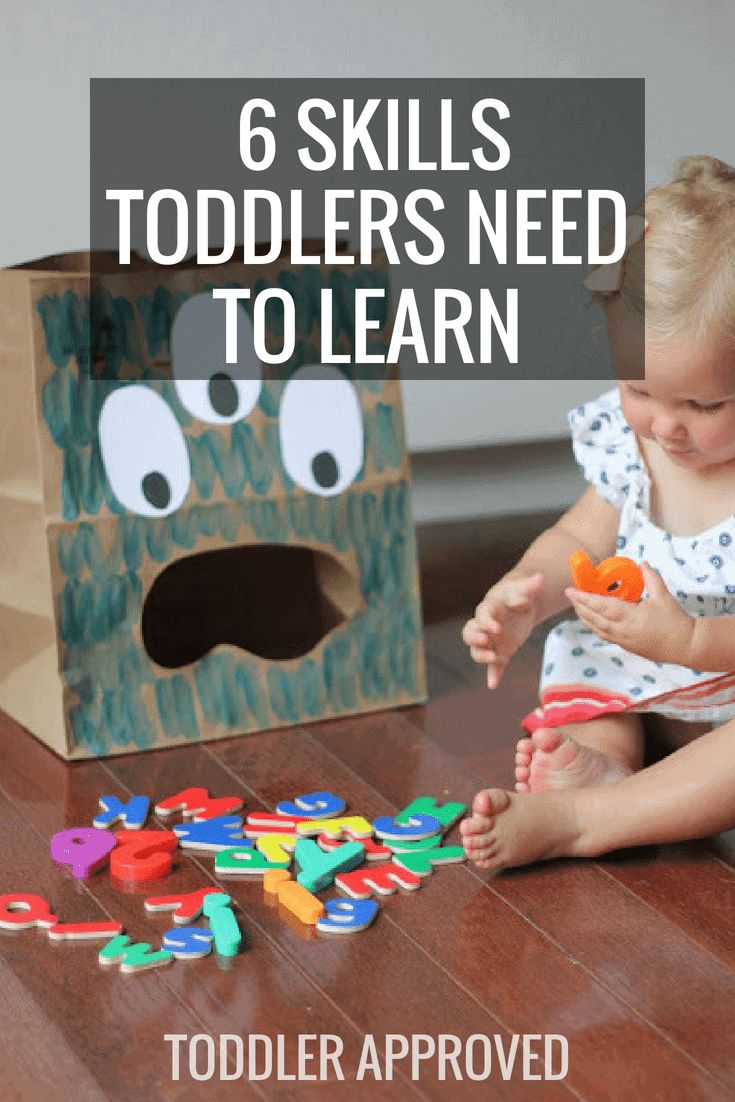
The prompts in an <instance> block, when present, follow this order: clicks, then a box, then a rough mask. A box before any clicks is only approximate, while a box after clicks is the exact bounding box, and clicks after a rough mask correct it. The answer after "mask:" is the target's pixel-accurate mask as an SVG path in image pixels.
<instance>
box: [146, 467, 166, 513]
mask: <svg viewBox="0 0 735 1102" xmlns="http://www.w3.org/2000/svg"><path fill="white" fill-rule="evenodd" d="M143 497H144V498H145V499H146V501H147V502H148V504H149V505H152V506H153V508H154V509H165V508H166V506H167V505H168V503H169V501H170V500H171V487H170V486H169V484H168V479H167V478H166V477H165V475H162V474H161V472H160V471H151V472H150V474H147V475H146V476H145V478H144V479H143Z"/></svg>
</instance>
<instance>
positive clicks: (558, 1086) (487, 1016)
mask: <svg viewBox="0 0 735 1102" xmlns="http://www.w3.org/2000/svg"><path fill="white" fill-rule="evenodd" d="M534 523H535V522H534ZM538 523H539V524H540V523H541V521H540V520H539V522H538ZM531 527H533V525H532V526H531ZM529 534H530V528H529V524H528V522H525V523H524V524H520V525H519V523H518V522H506V523H499V522H498V523H496V524H493V525H490V524H484V525H475V526H472V527H466V526H460V527H456V528H455V527H453V528H448V529H444V530H441V531H439V530H434V531H429V530H427V531H424V532H422V533H421V536H420V546H421V557H422V568H423V579H424V604H425V623H426V651H427V662H428V673H429V682H430V687H431V702H430V703H429V705H428V706H427V707H423V708H411V709H408V710H404V711H400V712H398V711H397V712H393V713H386V714H381V715H378V716H368V717H364V718H360V719H353V720H337V721H333V722H329V723H324V724H318V725H314V726H312V727H309V728H308V729H306V728H299V729H291V730H282V731H277V732H271V733H268V734H264V735H256V736H251V737H249V738H245V739H240V740H231V741H228V742H223V743H216V744H213V745H210V746H209V747H206V748H200V747H195V746H192V747H184V748H181V749H171V750H165V751H161V752H159V753H149V754H144V755H140V756H137V757H136V756H129V757H122V758H114V759H110V760H106V761H100V762H92V763H84V764H79V765H74V766H66V765H64V764H62V763H61V762H60V761H59V760H58V759H57V758H56V757H55V756H54V755H52V754H51V753H50V752H48V751H47V750H45V749H44V748H43V747H42V746H41V745H40V744H39V743H38V742H36V741H35V740H34V739H33V738H32V737H30V736H29V735H28V734H27V733H25V732H23V731H21V730H20V729H19V728H17V727H16V726H15V725H14V724H13V723H12V722H10V721H9V720H7V719H4V720H2V721H0V805H1V810H0V823H2V830H1V831H0V894H1V893H2V892H9V891H11V890H13V891H26V892H33V893H38V894H41V895H45V896H47V898H49V900H50V901H51V902H52V904H53V907H54V909H55V911H56V913H58V914H60V915H61V916H62V917H63V918H64V919H65V920H66V921H70V920H72V919H74V920H76V921H85V920H86V921H89V920H93V919H101V918H108V919H116V920H119V921H121V922H122V923H123V925H124V927H125V929H126V931H127V932H128V933H130V934H131V936H133V938H134V939H136V940H145V939H148V940H150V941H151V942H152V943H153V944H154V946H157V945H158V944H159V937H160V934H161V933H162V932H163V930H165V929H166V928H167V927H168V926H169V925H170V924H171V923H170V922H167V921H166V918H165V917H162V916H156V917H155V918H154V917H150V918H149V917H146V916H145V913H144V910H143V906H142V896H144V895H145V894H147V893H146V892H137V893H131V894H128V893H123V892H121V891H119V890H116V889H114V888H113V887H112V886H111V881H110V878H109V876H108V875H107V873H106V872H103V873H99V874H98V875H96V876H95V877H93V878H92V879H90V880H89V881H87V882H85V883H83V884H82V883H78V882H75V881H73V880H71V879H70V878H68V877H67V878H65V877H63V876H61V875H60V874H59V873H58V872H57V871H55V870H54V869H53V868H52V866H51V862H50V859H49V847H48V839H49V837H50V836H51V835H52V834H53V833H55V832H56V831H58V830H61V829H63V828H65V827H69V826H77V825H80V824H89V823H90V821H91V819H92V817H93V814H94V812H95V811H96V808H97V800H98V797H99V796H100V795H102V794H114V795H117V796H119V797H120V798H121V799H124V798H125V797H126V796H129V795H130V794H132V793H138V792H145V793H147V794H149V795H151V796H154V797H156V796H157V797H158V798H161V797H162V796H163V795H165V794H170V793H173V792H175V791H177V790H178V789H180V788H183V787H186V786H189V785H192V784H201V785H205V786H207V787H208V788H209V789H210V791H211V792H212V793H214V794H220V795H222V794H226V793H227V794H229V793H232V792H235V793H238V794H241V795H242V797H243V798H244V800H245V808H246V811H251V810H254V809H257V808H261V809H262V808H267V809H271V810H272V809H273V808H274V806H275V804H276V802H277V801H278V800H279V799H283V798H285V797H291V796H293V795H295V794H296V793H298V792H307V791H314V790H317V789H323V788H329V789H331V790H333V791H335V792H338V793H340V794H341V795H342V796H344V797H345V798H346V799H347V800H348V802H349V805H350V808H351V809H353V810H354V811H357V812H362V813H364V814H365V815H366V816H367V817H368V818H373V817H375V816H377V815H380V814H386V813H391V812H395V811H396V810H397V809H399V808H401V807H403V806H405V804H407V803H408V802H409V801H410V800H411V799H412V798H413V797H414V796H416V795H421V794H433V795H435V796H436V797H437V798H440V797H442V798H444V799H457V800H462V801H464V802H467V801H469V800H470V799H471V797H472V795H473V793H474V792H475V791H476V789H477V788H478V786H479V785H481V784H483V783H487V782H492V783H493V784H500V785H511V782H512V768H513V744H514V741H515V739H516V738H517V737H518V729H517V719H518V717H519V716H520V715H521V714H523V713H524V712H525V711H526V710H527V709H528V708H529V707H530V706H531V705H532V703H533V699H534V691H535V685H536V677H537V670H538V655H539V653H540V647H541V643H542V640H543V632H537V633H535V635H534V637H533V639H532V640H531V641H530V642H529V644H528V646H527V647H526V648H525V651H524V653H523V655H522V656H520V657H519V658H518V660H517V662H516V663H515V665H514V666H513V667H512V668H511V669H510V670H509V671H508V675H507V677H506V679H505V682H504V684H503V685H502V687H501V689H500V690H498V692H497V693H495V694H493V695H492V696H490V695H489V694H488V693H487V692H486V691H485V690H484V689H483V687H482V675H481V672H480V671H478V670H476V669H474V668H473V667H472V666H471V664H470V663H469V662H468V658H467V655H466V653H465V650H464V648H463V646H462V644H461V642H460V640H459V628H460V626H461V624H462V622H463V621H464V619H465V618H466V615H467V614H468V612H469V611H470V610H471V608H472V607H473V606H474V604H475V603H476V602H477V600H478V599H479V598H480V596H482V593H483V592H484V590H485V588H486V587H487V585H488V584H489V583H490V582H491V581H492V580H493V578H494V577H496V576H497V575H498V574H499V573H500V572H501V570H502V569H503V568H504V567H505V566H506V565H507V564H509V563H510V562H511V561H512V559H513V556H514V555H515V554H516V553H517V550H518V547H519V545H520V544H521V543H522V542H523V541H524V540H526V539H527V538H528V535H529ZM212 866H213V861H212V858H211V857H209V856H207V855H198V856H188V855H187V854H186V853H184V852H182V853H181V860H180V863H179V865H178V867H177V868H176V869H175V871H174V873H173V875H172V876H171V877H170V878H169V879H168V880H167V881H166V888H165V890H166V891H167V892H168V891H177V890H181V891H188V890H193V889H195V888H197V887H202V886H205V885H207V884H209V883H212V882H213V876H212ZM226 890H227V891H228V892H230V893H231V894H232V896H233V898H234V899H235V900H236V902H237V904H238V917H239V919H240V922H241V926H242V928H243V930H244V933H245V949H244V951H243V953H242V954H241V955H240V956H238V957H237V958H236V959H234V960H233V961H231V962H230V966H229V967H226V966H225V965H224V964H223V962H222V961H221V960H219V961H218V960H217V959H216V958H215V957H214V956H211V957H208V958H206V959H204V960H199V961H193V962H183V961H176V962H175V963H174V964H173V966H171V967H169V968H168V969H162V970H160V971H152V972H147V973H144V974H142V975H137V976H124V975H122V974H120V973H119V972H118V971H117V970H116V969H113V970H112V971H108V970H104V971H103V970H102V969H101V968H100V966H99V964H98V962H97V950H98V948H99V944H98V943H87V944H84V943H60V944H57V943H52V942H50V941H49V939H48V938H47V936H46V934H45V933H44V932H43V931H40V930H28V931H18V932H13V933H11V932H7V931H2V930H0V990H1V991H2V998H1V999H0V1099H2V1100H6V1099H8V1100H10V1099H22V1100H26V1099H28V1100H36V1099H39V1100H40V1099H43V1100H44V1102H55V1100H57V1099H59V1100H62V1099H63V1100H67V1099H73V1100H74V1102H87V1100H89V1102H92V1100H100V1099H125V1100H126V1102H138V1100H143V1099H148V1100H157V1099H164V1100H168V1099H176V1100H179V1099H187V1100H188V1099H198V1098H213V1099H217V1100H219V1099H225V1100H227V1099H230V1098H232V1099H251V1098H253V1099H254V1098H259V1099H283V1100H284V1102H285V1100H289V1099H303V1100H304V1102H310V1100H312V1099H325V1100H331V1099H335V1100H337V1099H339V1100H346V1102H352V1100H353V1099H354V1100H357V1102H361V1100H363V1099H392V1098H401V1099H403V1098H407V1099H410V1098H423V1099H441V1100H450V1102H453V1100H454V1099H455V1098H456V1099H464V1098H468V1099H472V1098H478V1099H511V1100H518V1099H520V1100H524V1099H526V1098H528V1099H544V1100H560V1102H561V1100H565V1099H589V1100H595V1102H597V1100H602V1099H610V1100H614V1102H619V1100H621V1099H630V1100H636V1102H639V1100H641V1102H649V1100H655V1099H662V1100H663V1099H666V1100H667V1102H668V1100H676V1102H682V1100H688V1099H694V1100H699V1099H725V1098H730V1097H733V1096H735V1045H734V1044H733V1029H734V1026H733V1023H734V1022H735V971H734V969H735V938H734V937H733V930H735V871H733V866H732V863H731V862H730V861H729V859H728V858H727V857H726V856H725V857H722V856H717V855H716V854H715V852H714V851H713V850H712V849H711V848H710V847H708V846H707V845H705V844H704V843H696V844H691V845H682V846H677V847H666V848H658V849H648V850H645V851H642V850H641V851H636V852H633V851H628V852H627V853H624V854H616V855H613V856H610V857H608V858H605V859H602V860H598V861H572V860H568V861H557V862H554V863H551V864H547V865H544V866H539V867H536V868H529V869H524V870H516V871H514V872H507V873H503V874H500V875H497V876H494V877H491V876H488V875H487V874H483V873H478V872H477V871H475V870H474V869H473V868H471V867H469V866H451V867H446V868H443V869H438V870H437V871H436V872H435V873H434V875H433V876H432V877H431V878H430V879H429V880H428V881H427V882H425V883H424V885H423V886H422V888H421V890H420V891H418V892H414V893H401V894H398V895H393V896H390V897H388V898H386V899H383V900H381V913H380V914H379V916H378V919H377V921H376V922H375V924H374V925H373V926H372V927H371V928H370V929H369V930H368V931H367V932H365V933H364V934H360V935H356V936H352V937H346V938H339V939H334V938H332V939H325V938H324V937H321V936H319V935H317V934H316V933H315V932H314V931H313V930H312V929H310V928H308V927H304V926H301V925H300V924H298V923H296V922H295V921H293V920H292V921H289V918H288V916H287V914H286V913H284V912H279V910H278V909H277V908H274V907H272V906H270V905H268V904H267V903H266V902H265V901H264V897H263V893H262V889H261V885H260V882H249V883H240V882H238V881H232V880H229V881H227V882H226ZM325 894H326V895H329V894H331V893H325ZM165 1033H169V1034H172V1033H178V1034H186V1035H188V1036H190V1037H191V1036H194V1035H196V1034H202V1033H207V1034H212V1035H217V1034H222V1033H230V1034H241V1035H245V1034H251V1033H262V1034H267V1035H269V1036H270V1037H272V1038H276V1036H277V1035H278V1034H283V1035H285V1037H286V1047H287V1053H288V1054H289V1055H288V1059H289V1062H288V1063H287V1065H286V1071H293V1069H294V1064H293V1061H292V1059H291V1057H292V1055H293V1052H294V1046H295V1038H296V1036H297V1035H298V1034H338V1035H339V1036H340V1037H341V1038H342V1039H343V1041H344V1046H345V1052H344V1055H343V1057H342V1067H343V1070H344V1072H345V1074H346V1076H347V1077H348V1079H349V1078H351V1079H352V1081H350V1082H346V1083H342V1084H339V1083H337V1082H335V1081H334V1080H332V1081H328V1082H322V1083H308V1082H301V1083H295V1082H287V1081H283V1082H278V1081H277V1080H276V1079H275V1077H271V1078H270V1079H268V1080H264V1081H262V1082H248V1081H246V1080H245V1079H239V1080H236V1081H231V1082H219V1081H212V1082H204V1083H197V1082H194V1081H193V1080H192V1079H191V1078H190V1076H189V1074H188V1061H185V1066H184V1069H183V1073H182V1078H181V1080H180V1081H179V1082H171V1075H170V1046H169V1044H167V1043H165V1042H164V1039H163V1035H164V1034H165ZM368 1033H372V1034H375V1035H376V1037H377V1038H378V1039H379V1041H380V1042H381V1046H382V1039H383V1037H384V1035H385V1034H389V1033H395V1034H409V1035H410V1034H417V1033H424V1034H428V1035H430V1036H431V1037H434V1038H437V1037H438V1036H439V1035H440V1034H456V1035H457V1036H459V1037H461V1038H466V1037H468V1036H469V1035H472V1034H486V1035H488V1036H490V1037H493V1036H494V1035H498V1036H499V1038H500V1039H501V1041H502V1043H503V1044H506V1045H507V1044H508V1043H509V1041H510V1038H511V1036H512V1035H513V1034H522V1033H531V1034H546V1033H554V1034H563V1035H564V1036H566V1037H567V1038H568V1042H569V1072H568V1075H567V1077H566V1079H565V1080H564V1081H563V1082H543V1081H541V1082H523V1081H522V1079H521V1078H520V1073H521V1068H520V1064H519V1065H518V1066H517V1067H516V1069H515V1073H514V1077H513V1079H512V1080H511V1081H508V1082H506V1081H504V1080H503V1079H502V1077H501V1074H500V1070H499V1068H498V1066H497V1063H496V1064H495V1065H494V1069H493V1074H492V1076H491V1078H490V1080H489V1081H487V1082H484V1083H483V1082H471V1081H467V1080H466V1079H465V1081H463V1082H462V1083H455V1082H453V1081H451V1080H450V1081H448V1082H444V1083H442V1082H438V1081H437V1078H436V1074H435V1070H433V1069H434V1068H435V1065H432V1064H431V1063H427V1064H426V1065H424V1067H425V1069H426V1070H424V1071H423V1073H422V1074H421V1077H420V1078H419V1079H418V1080H415V1081H412V1079H411V1069H410V1065H407V1064H405V1063H404V1064H403V1065H399V1069H400V1070H398V1071H397V1077H396V1080H395V1081H394V1082H393V1083H390V1084H386V1083H379V1082H375V1081H373V1080H372V1079H371V1078H370V1077H368V1078H367V1079H366V1080H364V1081H363V1082H356V1081H354V1072H355V1069H356V1067H357V1060H358V1053H359V1051H360V1049H361V1047H362V1045H363V1041H364V1037H365V1035H366V1034H368ZM202 1067H204V1058H203V1056H202ZM313 1069H314V1065H309V1067H308V1070H309V1071H312V1070H313ZM532 1071H538V1065H534V1066H533V1067H532Z"/></svg>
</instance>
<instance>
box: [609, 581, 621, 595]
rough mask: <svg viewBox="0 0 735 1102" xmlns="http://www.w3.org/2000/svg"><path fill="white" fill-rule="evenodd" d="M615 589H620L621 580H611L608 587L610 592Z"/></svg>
mask: <svg viewBox="0 0 735 1102" xmlns="http://www.w3.org/2000/svg"><path fill="white" fill-rule="evenodd" d="M614 589H620V582H611V584H610V585H609V586H608V587H607V591H608V593H612V592H613V590H614Z"/></svg>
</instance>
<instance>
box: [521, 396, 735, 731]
mask: <svg viewBox="0 0 735 1102" xmlns="http://www.w3.org/2000/svg"><path fill="white" fill-rule="evenodd" d="M569 423H570V426H571V430H572V446H573V448H574V454H575V456H576V458H577V460H578V462H579V463H580V465H581V467H582V469H583V471H584V474H585V477H586V478H587V480H588V481H589V482H591V483H592V485H593V486H594V487H595V489H596V490H597V492H598V493H599V494H600V495H601V497H603V498H605V499H606V500H607V501H609V502H611V504H612V505H614V506H615V507H616V508H617V509H619V510H620V525H619V527H618V539H617V552H616V554H618V555H627V556H628V557H629V558H631V559H633V560H634V561H635V562H638V563H640V562H642V561H643V560H645V561H646V562H648V563H650V564H651V566H653V567H654V568H655V569H656V570H658V572H659V573H660V575H661V577H662V578H663V581H664V582H665V584H666V586H667V588H668V589H669V591H670V592H671V593H673V594H674V595H675V596H676V598H677V599H678V601H679V603H680V605H681V606H682V608H683V609H684V610H685V611H686V612H688V613H689V614H690V615H692V616H728V615H735V514H733V515H731V516H729V517H727V518H726V519H725V520H723V521H721V522H720V523H719V524H716V525H714V526H713V527H712V528H708V529H707V530H706V531H704V532H700V533H699V534H698V535H695V536H677V535H674V534H673V533H672V532H667V531H665V530H664V529H662V528H659V527H658V526H657V525H656V524H654V522H653V521H652V520H651V516H650V478H649V475H648V471H647V469H646V464H645V461H644V459H643V457H642V455H641V452H640V449H639V447H638V442H637V440H636V437H635V433H634V432H633V431H632V429H631V428H630V425H628V424H627V422H626V420H625V418H624V417H623V413H622V410H621V408H620V391H619V390H618V388H617V387H616V388H615V389H614V390H610V391H608V392H607V393H606V394H603V395H602V397H600V398H598V399H596V400H594V401H591V402H588V403H587V404H586V405H583V406H578V407H577V409H575V410H572V412H571V413H570V414H569ZM733 502H734V503H735V494H734V495H733ZM570 582H571V578H570ZM643 599H644V600H645V599H646V595H645V594H644V597H643ZM734 630H735V627H734ZM540 698H541V704H540V706H539V707H538V708H536V709H535V710H534V711H533V712H531V713H530V715H528V716H526V717H525V719H524V720H523V721H522V722H523V726H524V727H525V728H526V729H527V730H528V731H534V730H536V728H538V727H556V726H559V725H560V724H562V723H570V722H579V721H580V720H587V719H592V718H594V717H595V716H597V715H601V714H605V713H611V712H624V711H633V712H657V713H658V714H660V715H666V716H676V717H677V718H679V719H682V720H685V721H695V720H700V721H704V722H708V723H712V724H713V725H716V724H720V723H724V722H725V721H726V720H728V719H732V718H733V717H735V673H724V674H722V673H718V674H713V673H712V672H706V671H702V670H690V669H687V668H686V667H685V666H676V665H672V664H670V663H662V662H652V661H650V660H649V659H647V658H641V657H640V656H639V655H636V654H631V653H630V652H629V651H625V650H623V649H622V647H620V646H618V645H617V643H608V642H605V641H603V640H602V639H599V638H598V637H597V636H596V635H595V634H594V633H593V632H592V631H590V630H589V628H586V627H584V626H583V625H582V624H581V623H580V622H579V620H566V621H564V623H562V624H559V625H558V626H557V627H555V628H554V629H553V630H552V631H551V632H550V634H549V636H548V638H547V640H546V646H545V650H544V659H543V665H542V673H541V686H540Z"/></svg>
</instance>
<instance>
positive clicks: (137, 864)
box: [110, 830, 178, 881]
mask: <svg viewBox="0 0 735 1102" xmlns="http://www.w3.org/2000/svg"><path fill="white" fill-rule="evenodd" d="M115 837H116V838H117V840H118V842H121V843H122V845H120V846H119V847H118V848H117V849H115V850H113V851H112V855H111V856H110V874H111V875H112V876H114V877H116V878H117V879H118V880H130V881H138V880H158V879H159V878H160V877H161V876H166V875H167V874H168V873H169V872H171V866H172V865H173V857H172V853H173V851H174V850H175V849H176V847H177V844H178V842H177V838H176V835H175V834H174V833H173V831H170V830H132V831H128V832H126V831H118V832H117V834H116V835H115Z"/></svg>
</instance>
